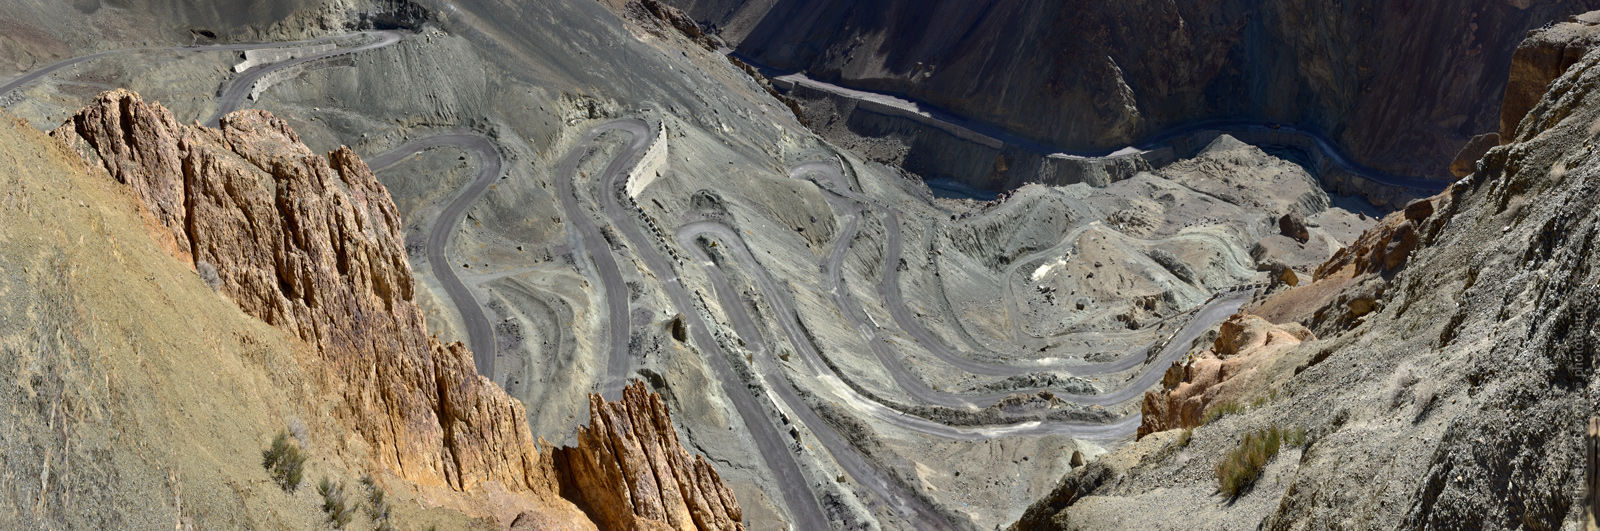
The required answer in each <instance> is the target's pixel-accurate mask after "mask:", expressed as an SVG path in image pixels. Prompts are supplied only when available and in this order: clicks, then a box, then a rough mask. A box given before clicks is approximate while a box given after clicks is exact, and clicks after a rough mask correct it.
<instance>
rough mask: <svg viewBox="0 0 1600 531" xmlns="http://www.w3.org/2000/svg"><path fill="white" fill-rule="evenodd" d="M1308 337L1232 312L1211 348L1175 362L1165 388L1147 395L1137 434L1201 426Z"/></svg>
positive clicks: (1300, 329)
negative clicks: (1209, 414)
mask: <svg viewBox="0 0 1600 531" xmlns="http://www.w3.org/2000/svg"><path fill="white" fill-rule="evenodd" d="M1310 339H1312V334H1311V331H1310V330H1307V329H1306V327H1304V326H1300V325H1298V324H1294V323H1289V324H1283V325H1276V324H1272V323H1270V322H1267V320H1265V319H1262V318H1260V317H1257V316H1254V315H1247V314H1242V313H1241V314H1234V315H1233V316H1232V317H1229V318H1228V320H1227V321H1224V322H1223V323H1222V328H1221V330H1219V331H1218V332H1217V339H1216V340H1215V341H1214V342H1213V343H1212V346H1211V348H1210V349H1209V350H1206V351H1204V352H1202V353H1200V355H1198V356H1196V357H1195V359H1193V360H1192V361H1190V362H1188V363H1183V364H1180V363H1173V364H1172V367H1171V368H1169V369H1167V374H1166V376H1165V377H1163V378H1162V380H1161V381H1162V387H1163V389H1162V390H1161V391H1149V392H1146V393H1145V394H1144V403H1143V404H1142V405H1141V406H1140V408H1139V412H1140V414H1141V416H1142V417H1143V418H1142V420H1140V422H1139V431H1138V433H1137V436H1138V437H1139V438H1143V437H1144V436H1145V435H1149V434H1151V433H1155V432H1158V431H1165V430H1171V429H1179V428H1193V427H1195V426H1199V425H1200V421H1201V419H1202V418H1204V415H1205V411H1206V408H1207V407H1209V406H1211V405H1213V404H1219V403H1224V402H1234V401H1237V400H1238V399H1239V398H1240V397H1241V396H1242V395H1243V394H1244V393H1245V391H1247V390H1248V389H1247V387H1248V386H1249V382H1248V380H1249V378H1248V377H1246V376H1247V375H1249V374H1251V373H1253V372H1254V371H1255V370H1256V369H1257V368H1259V367H1263V366H1265V365H1266V364H1268V363H1271V362H1272V361H1273V360H1276V359H1277V358H1278V356H1280V355H1282V354H1283V353H1284V352H1288V351H1289V349H1292V348H1294V347H1295V346H1297V345H1299V344H1300V343H1302V342H1304V341H1307V340H1310Z"/></svg>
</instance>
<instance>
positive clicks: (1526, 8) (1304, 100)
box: [669, 0, 1600, 178]
mask: <svg viewBox="0 0 1600 531" xmlns="http://www.w3.org/2000/svg"><path fill="white" fill-rule="evenodd" d="M669 3H672V4H674V5H676V6H678V7H680V8H683V9H684V10H685V11H686V12H688V13H689V14H690V15H691V16H693V17H694V18H695V19H696V20H698V21H700V22H701V24H703V25H705V26H706V27H708V28H709V29H711V30H713V31H714V32H716V33H718V34H720V35H721V36H722V37H723V38H725V39H726V40H727V41H728V42H729V43H730V46H734V47H736V49H737V50H738V51H739V52H740V53H742V54H744V55H746V56H749V57H751V58H753V59H754V60H756V61H759V62H762V63H765V64H767V65H769V66H772V67H774V68H777V69H780V70H793V71H805V72H807V73H808V74H810V75H811V76H812V77H815V78H818V79H821V80H824V81H831V82H837V83H840V84H842V85H846V86H850V87H854V88H860V89H864V90H873V91H880V92H886V93H891V94H897V95H904V96H907V97H910V98H913V99H916V100H920V101H923V102H926V103H929V104H932V105H934V106H937V107H941V108H944V109H946V110H949V111H951V112H954V113H956V114H959V115H962V116H965V117H968V118H971V119H974V120H978V121H982V122H986V123H990V124H994V125H997V126H1000V127H1003V128H1005V129H1007V130H1009V131H1012V132H1014V133H1016V134H1018V135H1021V136H1024V137H1028V138H1031V139H1033V140H1036V141H1040V142H1043V143H1047V144H1050V145H1053V146H1056V147H1058V148H1062V149H1071V150H1085V151H1094V150H1112V149H1117V148H1120V147H1122V146H1125V145H1128V144H1130V143H1136V142H1140V141H1143V140H1146V139H1148V138H1150V137H1152V136H1154V135H1157V134H1160V133H1163V132H1167V131H1171V130H1173V129H1178V128H1184V127H1186V126H1190V125H1194V124H1197V123H1200V122H1204V121H1207V120H1214V119H1246V120H1254V121H1260V122H1274V123H1291V124H1295V125H1297V126H1300V127H1302V128H1305V129H1307V130H1310V131H1315V132H1320V133H1322V134H1324V135H1326V136H1328V137H1329V138H1331V139H1333V140H1334V141H1335V142H1336V143H1337V144H1339V145H1340V147H1341V148H1342V149H1344V150H1345V151H1347V152H1348V153H1349V154H1350V155H1351V157H1352V158H1353V159H1354V160H1355V161H1356V162H1358V163H1361V164H1364V165H1367V166H1371V167H1373V168H1375V169H1378V170H1381V171H1384V172H1389V173H1394V174H1399V175H1408V176H1430V177H1440V178H1445V177H1448V171H1447V168H1448V166H1449V164H1450V162H1451V160H1452V158H1453V157H1454V155H1455V154H1456V153H1457V151H1458V150H1459V149H1460V148H1461V147H1462V146H1463V145H1464V144H1466V143H1467V141H1468V140H1469V139H1471V138H1472V137H1473V136H1475V135H1477V134H1481V133H1487V132H1493V131H1496V130H1498V129H1500V112H1499V109H1498V106H1497V105H1496V104H1497V103H1498V102H1499V101H1500V99H1501V96H1502V93H1503V91H1504V89H1505V87H1506V72H1507V71H1508V68H1509V65H1510V62H1511V57H1512V54H1513V52H1514V51H1515V50H1516V48H1517V44H1518V43H1519V42H1521V41H1522V39H1523V37H1524V35H1525V33H1526V32H1527V31H1528V30H1529V29H1532V28H1535V27H1538V26H1540V25H1543V24H1545V23H1547V22H1549V21H1553V20H1561V19H1563V18H1565V17H1567V16H1568V15H1572V14H1575V13H1581V12H1583V11H1586V10H1589V9H1596V8H1600V0H1564V1H1563V0H1515V1H1507V0H1472V1H1468V2H1458V1H1446V0H1421V1H1416V2H1389V1H1384V0H1359V1H1355V2H1338V3H1326V2H1306V1H1282V2H1271V3H1266V4H1265V5H1261V4H1260V3H1258V2H1253V1H1245V0H1134V1H1129V2H1096V3H1087V4H1083V3H1075V2H1058V1H1054V0H1026V1H1016V2H999V1H993V0H985V1H969V0H941V1H934V2H909V1H905V0H871V1H855V0H851V1H843V0H832V1H820V2H802V1H798V0H670V1H669Z"/></svg>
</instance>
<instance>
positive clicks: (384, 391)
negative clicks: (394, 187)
mask: <svg viewBox="0 0 1600 531" xmlns="http://www.w3.org/2000/svg"><path fill="white" fill-rule="evenodd" d="M53 135H54V136H56V137H58V138H61V139H63V140H66V141H68V142H69V144H73V143H75V144H78V145H80V146H81V149H80V151H83V152H84V153H87V154H91V155H92V156H93V157H95V158H98V160H99V161H100V163H101V164H102V165H104V166H105V168H106V169H107V170H108V171H109V172H110V174H111V175H112V176H113V177H114V178H115V179H116V180H117V181H118V182H121V183H123V184H125V185H127V187H128V188H129V190H131V191H132V192H133V194H134V195H135V196H137V197H138V198H139V199H140V202H141V203H143V204H144V205H145V207H146V209H147V210H148V211H149V212H150V213H151V216H152V217H153V222H154V223H153V224H152V225H151V227H150V230H151V233H152V235H153V236H155V237H156V239H157V240H158V241H161V242H163V243H164V244H166V245H169V246H170V247H171V252H172V254H173V255H174V256H177V257H178V258H180V259H183V260H186V261H189V262H190V263H192V264H200V263H206V264H209V265H210V266H211V267H213V268H215V270H216V273H217V276H218V278H219V279H220V280H221V283H220V289H221V291H222V292H223V293H224V294H225V295H227V296H228V297H229V298H230V299H233V301H234V302H236V303H237V304H238V305H239V307H240V308H241V309H243V310H244V311H245V312H246V313H249V314H250V315H253V316H256V317H257V318H260V319H261V320H263V321H266V322H268V323H271V324H272V325H274V326H277V327H279V328H282V329H284V330H287V331H290V332H292V333H294V334H295V335H297V336H299V338H300V339H302V340H304V341H306V342H308V343H312V344H314V345H316V346H317V347H318V348H319V349H320V351H321V352H322V353H323V355H324V357H325V358H326V361H327V362H328V365H329V367H330V368H331V369H332V371H333V373H334V374H335V375H336V376H337V377H338V378H339V379H341V380H342V382H343V385H342V393H343V396H342V397H341V399H342V400H340V408H339V409H340V411H339V414H340V415H341V416H343V417H344V418H345V420H347V421H348V423H349V425H350V426H351V428H352V429H353V430H354V431H355V432H357V433H359V434H360V435H361V439H362V440H363V441H364V442H365V443H366V444H368V445H369V446H370V447H371V452H370V455H371V456H372V457H373V459H375V460H377V461H379V462H380V463H381V464H382V465H384V466H385V467H386V468H388V469H390V470H392V471H394V472H395V473H396V474H397V475H399V476H400V477H403V478H405V479H408V480H411V481H414V482H416V483H418V484H421V485H428V486H447V487H449V488H451V489H455V490H473V489H476V488H477V487H478V486H479V485H482V484H484V483H488V482H493V483H498V484H500V485H502V486H504V487H506V488H509V489H512V490H524V491H530V492H535V491H552V490H553V489H551V488H550V487H552V486H553V484H554V483H553V480H554V478H552V477H550V476H549V474H548V472H547V468H548V467H545V466H543V465H542V464H541V462H540V458H539V455H538V452H537V451H536V448H535V446H534V441H533V437H532V435H531V434H530V432H529V431H528V427H527V423H526V420H525V419H526V413H525V411H524V410H523V407H522V404H521V403H519V402H517V401H515V400H513V399H511V398H510V397H509V396H507V395H506V394H505V392H504V391H503V390H501V389H500V388H499V387H498V386H495V385H493V384H492V383H490V382H489V381H488V380H487V379H485V378H483V377H482V376H479V375H478V374H477V373H476V372H475V370H474V369H473V364H472V353H471V352H469V351H468V350H467V349H466V348H464V347H462V346H461V345H460V344H452V345H443V344H440V343H439V341H438V340H437V339H436V338H433V337H430V336H428V335H427V329H426V325H425V323H424V322H423V317H422V312H421V310H419V309H418V307H417V304H416V302H415V301H414V300H413V297H414V295H415V285H414V283H413V280H412V276H411V267H410V265H409V264H408V263H407V261H406V255H405V248H404V239H403V237H402V234H401V228H400V227H401V225H400V218H399V215H398V214H396V211H395V207H394V203H393V202H392V201H391V200H390V199H389V196H388V192H387V191H386V190H385V189H384V188H383V185H382V184H379V183H378V181H377V179H376V178H374V177H373V175H372V171H371V170H369V169H368V168H367V166H366V164H365V163H364V162H362V161H361V159H360V158H359V157H357V156H356V155H355V153H354V152H351V151H350V150H349V149H348V148H340V149H339V150H337V151H334V152H332V153H330V154H328V155H327V156H323V155H318V154H315V153H312V152H311V150H310V149H308V148H306V147H305V145H304V144H301V143H300V139H299V138H298V137H297V136H296V135H295V134H294V132H293V131H291V130H290V129H289V127H288V125H287V124H285V123H284V122H283V121H282V120H279V119H277V118H275V117H273V116H272V115H271V114H268V113H266V112H263V111H254V110H251V111H240V112H236V113H233V114H230V115H228V116H226V117H224V119H223V120H222V122H221V128H220V129H209V128H203V127H196V126H182V125H179V124H178V123H177V122H176V121H175V120H174V119H173V118H172V114H171V113H170V112H168V111H167V110H166V108H164V107H162V106H160V105H157V104H152V103H146V102H144V101H142V100H141V99H140V98H139V96H138V95H137V94H134V93H132V92H130V91H126V90H118V91H112V92H107V93H105V94H102V95H100V97H98V98H97V99H96V100H95V102H94V103H93V104H91V105H90V106H89V107H88V108H86V109H84V110H83V111H81V112H79V113H78V114H77V115H75V116H73V117H72V119H71V120H70V121H69V122H68V123H67V124H65V125H63V126H62V127H61V128H59V129H57V130H56V131H55V132H54V133H53Z"/></svg>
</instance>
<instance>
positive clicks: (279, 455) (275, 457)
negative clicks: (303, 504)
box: [261, 431, 306, 492]
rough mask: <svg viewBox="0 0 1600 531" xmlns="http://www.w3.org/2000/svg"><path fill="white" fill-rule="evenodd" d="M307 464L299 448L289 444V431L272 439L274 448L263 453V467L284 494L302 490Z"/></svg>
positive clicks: (271, 447) (280, 433) (268, 448)
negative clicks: (303, 474)
mask: <svg viewBox="0 0 1600 531" xmlns="http://www.w3.org/2000/svg"><path fill="white" fill-rule="evenodd" d="M305 464H306V456H305V455H304V454H302V453H300V447H299V446H296V445H295V444H294V443H291V442H289V432H287V431H280V432H278V436H277V437H274V438H273V439H272V446H269V447H267V449H266V450H263V451H262V452H261V466H262V467H263V468H266V469H267V474H269V475H271V476H272V481H273V482H274V483H277V484H278V487H279V488H281V489H283V490H284V492H294V490H295V489H297V488H300V479H301V475H302V473H303V472H304V468H305Z"/></svg>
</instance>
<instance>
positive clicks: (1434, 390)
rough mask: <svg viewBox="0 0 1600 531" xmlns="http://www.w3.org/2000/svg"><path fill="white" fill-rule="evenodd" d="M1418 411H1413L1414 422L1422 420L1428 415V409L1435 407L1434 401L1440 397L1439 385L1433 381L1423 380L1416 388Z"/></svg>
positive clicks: (1412, 418)
mask: <svg viewBox="0 0 1600 531" xmlns="http://www.w3.org/2000/svg"><path fill="white" fill-rule="evenodd" d="M1416 395H1417V399H1416V404H1415V405H1416V411H1414V412H1412V414H1411V415H1412V416H1411V422H1412V423H1413V424H1415V423H1417V422H1421V421H1422V417H1425V416H1427V415H1428V410H1429V409H1432V408H1433V403H1434V402H1435V401H1437V400H1438V399H1439V387H1438V386H1437V385H1435V384H1434V383H1433V382H1432V381H1427V382H1423V383H1422V385H1419V386H1417V390H1416Z"/></svg>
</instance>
